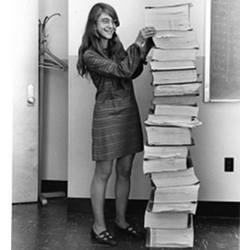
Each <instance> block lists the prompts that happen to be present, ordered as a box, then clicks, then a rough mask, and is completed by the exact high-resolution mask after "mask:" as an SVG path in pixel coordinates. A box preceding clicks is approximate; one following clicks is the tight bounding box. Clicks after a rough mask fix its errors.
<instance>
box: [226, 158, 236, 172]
mask: <svg viewBox="0 0 250 250" xmlns="http://www.w3.org/2000/svg"><path fill="white" fill-rule="evenodd" d="M224 171H225V172H233V171H234V158H232V157H225V162H224Z"/></svg>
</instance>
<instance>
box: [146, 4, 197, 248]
mask: <svg viewBox="0 0 250 250" xmlns="http://www.w3.org/2000/svg"><path fill="white" fill-rule="evenodd" d="M191 7H192V4H191V3H190V2H189V1H185V0H146V6H145V17H146V18H145V22H146V26H154V27H155V28H156V34H155V36H154V37H153V41H154V44H155V46H154V48H152V50H151V51H150V53H149V56H148V61H149V64H150V67H151V71H152V75H153V82H152V85H153V99H152V105H151V107H150V110H149V114H148V118H147V120H146V121H145V128H146V132H147V144H146V145H145V148H144V149H145V150H144V161H143V171H144V174H147V175H149V177H150V180H151V183H152V191H151V195H150V199H149V201H148V205H147V208H146V211H145V220H144V227H145V228H146V231H147V235H146V246H147V247H180V248H183V247H193V243H194V229H193V215H194V214H195V213H196V208H197V200H198V191H199V186H200V183H199V180H198V179H197V177H196V175H195V171H194V166H193V162H192V159H191V155H190V151H189V147H190V146H192V145H194V140H193V139H192V133H191V130H192V128H194V127H197V126H199V125H201V122H200V121H199V119H198V113H199V107H198V105H197V102H198V98H199V88H200V86H201V81H199V79H198V74H197V71H196V66H195V59H196V52H197V49H198V43H197V40H196V35H195V32H194V30H193V29H192V26H191V24H190V8H191Z"/></svg>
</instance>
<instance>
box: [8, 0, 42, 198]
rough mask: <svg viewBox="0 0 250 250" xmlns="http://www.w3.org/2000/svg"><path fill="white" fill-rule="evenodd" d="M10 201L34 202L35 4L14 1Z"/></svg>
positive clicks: (36, 122) (34, 1)
mask: <svg viewBox="0 0 250 250" xmlns="http://www.w3.org/2000/svg"><path fill="white" fill-rule="evenodd" d="M13 8H14V9H13V11H14V16H15V20H16V22H15V23H16V26H14V27H13V37H12V39H14V42H13V72H14V74H15V75H14V77H13V79H14V81H13V97H14V100H13V171H12V173H13V178H12V184H13V185H12V187H13V189H12V194H13V196H12V201H13V203H19V202H34V201H37V200H38V145H39V144H38V142H39V137H38V136H39V132H38V131H39V130H38V129H39V116H38V106H39V99H38V97H39V96H38V0H21V1H20V0H14V4H13Z"/></svg>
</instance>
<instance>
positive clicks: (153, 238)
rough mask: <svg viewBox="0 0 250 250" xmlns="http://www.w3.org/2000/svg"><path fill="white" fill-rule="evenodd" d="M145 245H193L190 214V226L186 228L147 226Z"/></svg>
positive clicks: (180, 246) (183, 246) (192, 228)
mask: <svg viewBox="0 0 250 250" xmlns="http://www.w3.org/2000/svg"><path fill="white" fill-rule="evenodd" d="M146 230H148V231H149V232H147V233H146V246H147V247H173V248H175V247H177V248H186V247H193V246H194V226H193V218H192V216H191V222H190V226H189V227H188V228H186V229H158V228H157V229H155V228H147V229H146Z"/></svg>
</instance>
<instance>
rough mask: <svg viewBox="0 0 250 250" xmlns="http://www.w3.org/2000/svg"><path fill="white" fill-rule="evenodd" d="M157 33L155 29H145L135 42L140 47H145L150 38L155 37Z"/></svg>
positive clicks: (140, 32)
mask: <svg viewBox="0 0 250 250" xmlns="http://www.w3.org/2000/svg"><path fill="white" fill-rule="evenodd" d="M155 33H156V30H155V28H154V27H144V28H143V29H141V30H140V31H139V34H138V36H137V38H136V40H135V43H136V44H137V45H139V46H140V47H143V46H144V45H145V43H146V40H147V39H148V38H150V37H153V36H154V35H155Z"/></svg>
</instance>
